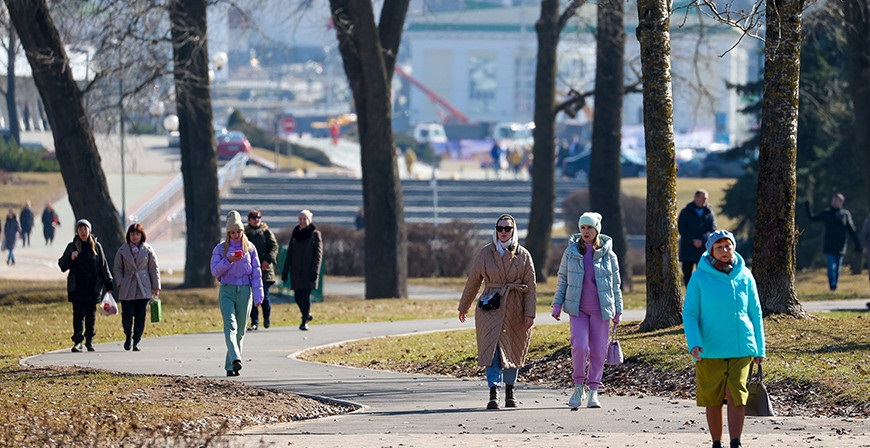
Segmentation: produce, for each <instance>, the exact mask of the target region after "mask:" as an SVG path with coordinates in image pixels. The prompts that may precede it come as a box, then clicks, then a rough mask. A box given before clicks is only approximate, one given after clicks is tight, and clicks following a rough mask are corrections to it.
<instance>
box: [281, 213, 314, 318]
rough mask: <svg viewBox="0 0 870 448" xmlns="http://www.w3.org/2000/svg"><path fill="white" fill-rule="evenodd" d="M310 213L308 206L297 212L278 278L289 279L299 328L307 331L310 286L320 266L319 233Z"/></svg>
mask: <svg viewBox="0 0 870 448" xmlns="http://www.w3.org/2000/svg"><path fill="white" fill-rule="evenodd" d="M313 219H314V215H313V214H312V213H311V212H310V211H308V210H302V211H301V212H299V225H298V226H296V227H294V228H293V235H292V236H291V237H290V242H289V243H287V255H286V256H285V257H284V269H283V270H282V272H281V280H282V281H284V282H285V283H286V282H287V280H290V287H291V288H293V298H294V299H295V300H296V305H297V306H298V307H299V313H300V315H301V322H302V323H300V324H299V329H300V330H302V331H308V322H311V320H312V319H314V316H312V315H311V290H313V289H316V288H317V282H318V280H319V279H320V266H321V264H322V263H323V236H322V235H321V234H320V231H319V230H317V227H316V226H315V225H314V223H313V222H312V221H313Z"/></svg>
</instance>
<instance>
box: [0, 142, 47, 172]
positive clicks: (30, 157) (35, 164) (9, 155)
mask: <svg viewBox="0 0 870 448" xmlns="http://www.w3.org/2000/svg"><path fill="white" fill-rule="evenodd" d="M0 169H3V170H6V171H37V172H51V171H60V164H59V163H58V162H57V160H56V159H55V158H54V154H53V153H51V152H49V151H47V150H42V151H41V152H38V151H30V150H24V149H21V148H19V147H18V144H17V143H16V142H15V140H10V141H9V143H6V142H3V141H0Z"/></svg>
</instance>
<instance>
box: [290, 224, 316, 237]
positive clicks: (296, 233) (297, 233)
mask: <svg viewBox="0 0 870 448" xmlns="http://www.w3.org/2000/svg"><path fill="white" fill-rule="evenodd" d="M314 229H315V228H314V224H310V225H309V226H308V227H306V228H304V229H300V228H299V226H296V228H295V229H293V239H294V240H296V241H302V240H307V239H308V238H311V235H313V234H314Z"/></svg>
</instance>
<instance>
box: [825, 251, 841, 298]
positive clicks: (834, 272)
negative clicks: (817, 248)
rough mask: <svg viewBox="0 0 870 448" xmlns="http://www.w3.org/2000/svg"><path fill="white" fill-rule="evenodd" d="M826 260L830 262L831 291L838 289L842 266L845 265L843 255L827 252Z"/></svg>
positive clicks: (829, 278)
mask: <svg viewBox="0 0 870 448" xmlns="http://www.w3.org/2000/svg"><path fill="white" fill-rule="evenodd" d="M825 262H826V263H827V264H828V287H829V288H831V291H836V290H837V280H838V279H839V278H840V266H842V265H843V256H842V255H840V254H825Z"/></svg>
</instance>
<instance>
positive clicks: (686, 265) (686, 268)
mask: <svg viewBox="0 0 870 448" xmlns="http://www.w3.org/2000/svg"><path fill="white" fill-rule="evenodd" d="M696 264H698V263H692V262H691V261H684V262H683V286H686V285H688V284H689V279H690V278H692V272H693V271H694V270H695V265H696Z"/></svg>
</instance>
